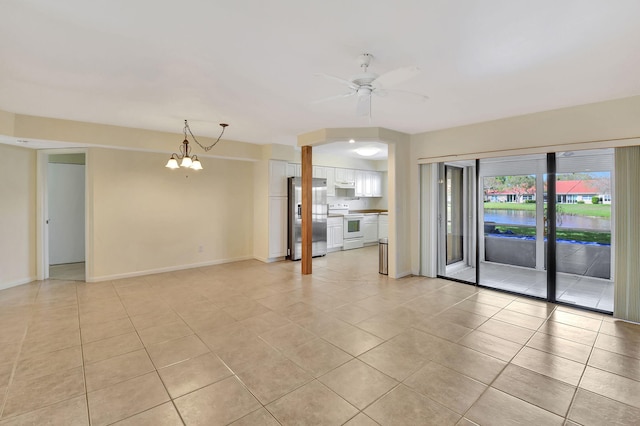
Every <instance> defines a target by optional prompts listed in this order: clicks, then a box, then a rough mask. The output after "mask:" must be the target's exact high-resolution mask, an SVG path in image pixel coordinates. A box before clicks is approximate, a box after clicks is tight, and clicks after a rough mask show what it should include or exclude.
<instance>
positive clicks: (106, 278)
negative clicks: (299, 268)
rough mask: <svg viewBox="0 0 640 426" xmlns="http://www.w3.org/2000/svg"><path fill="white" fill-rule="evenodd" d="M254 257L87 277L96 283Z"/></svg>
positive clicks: (89, 280)
mask: <svg viewBox="0 0 640 426" xmlns="http://www.w3.org/2000/svg"><path fill="white" fill-rule="evenodd" d="M250 259H253V257H252V256H241V257H234V258H230V259H217V260H211V261H208V262H200V263H190V264H188V265H176V266H167V267H165V268H156V269H147V270H145V271H136V272H125V273H123V274H113V275H102V276H98V277H87V279H86V282H88V283H96V282H100V281H109V280H119V279H123V278H133V277H140V276H143V275H153V274H162V273H164V272H173V271H182V270H184V269H193V268H202V267H203V266H213V265H221V264H223V263H232V262H239V261H242V260H250Z"/></svg>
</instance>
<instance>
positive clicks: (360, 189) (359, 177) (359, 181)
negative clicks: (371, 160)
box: [355, 170, 366, 197]
mask: <svg viewBox="0 0 640 426" xmlns="http://www.w3.org/2000/svg"><path fill="white" fill-rule="evenodd" d="M355 177H356V194H355V195H356V197H364V181H365V179H366V177H365V172H364V171H363V170H356V171H355Z"/></svg>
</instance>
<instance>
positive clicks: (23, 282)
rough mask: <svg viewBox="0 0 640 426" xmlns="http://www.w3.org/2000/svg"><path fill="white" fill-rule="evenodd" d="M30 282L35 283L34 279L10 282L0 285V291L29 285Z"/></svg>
mask: <svg viewBox="0 0 640 426" xmlns="http://www.w3.org/2000/svg"><path fill="white" fill-rule="evenodd" d="M31 281H36V277H29V278H23V279H20V280H17V281H11V282H8V283H0V290H5V289H7V288H11V287H16V286H19V285H22V284H27V283H30V282H31Z"/></svg>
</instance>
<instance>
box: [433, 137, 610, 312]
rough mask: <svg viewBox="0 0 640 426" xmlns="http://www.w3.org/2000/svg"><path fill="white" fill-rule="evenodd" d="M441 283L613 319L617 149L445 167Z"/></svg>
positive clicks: (441, 188) (441, 204)
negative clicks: (595, 312) (603, 314)
mask: <svg viewBox="0 0 640 426" xmlns="http://www.w3.org/2000/svg"><path fill="white" fill-rule="evenodd" d="M438 177H439V178H438V198H439V208H438V210H439V213H438V269H437V270H438V275H439V276H442V277H445V278H452V279H455V280H458V281H464V282H469V283H477V284H479V285H482V286H486V287H490V288H495V289H498V290H504V291H509V292H513V293H518V294H524V295H528V296H533V297H537V298H542V299H545V300H549V301H552V302H553V301H559V302H562V303H568V304H575V305H577V306H581V307H586V308H589V309H595V310H600V311H606V312H610V311H612V310H613V276H612V268H611V265H612V261H611V260H612V257H613V246H612V241H613V238H612V233H611V230H612V229H613V228H612V223H611V210H612V208H613V207H614V204H615V203H614V198H613V194H612V188H613V184H612V181H613V178H614V177H613V150H606V149H605V150H591V151H575V152H560V153H550V154H546V155H545V154H537V155H526V156H514V157H501V158H489V159H482V160H478V161H476V162H473V163H472V162H466V163H465V162H455V163H446V164H445V163H441V164H440V165H439V173H438Z"/></svg>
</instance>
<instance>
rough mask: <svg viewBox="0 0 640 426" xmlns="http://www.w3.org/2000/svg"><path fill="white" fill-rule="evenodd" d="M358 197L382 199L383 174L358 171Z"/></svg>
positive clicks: (356, 194)
mask: <svg viewBox="0 0 640 426" xmlns="http://www.w3.org/2000/svg"><path fill="white" fill-rule="evenodd" d="M355 177H356V191H355V196H356V197H382V173H380V172H372V171H366V170H356V173H355Z"/></svg>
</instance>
